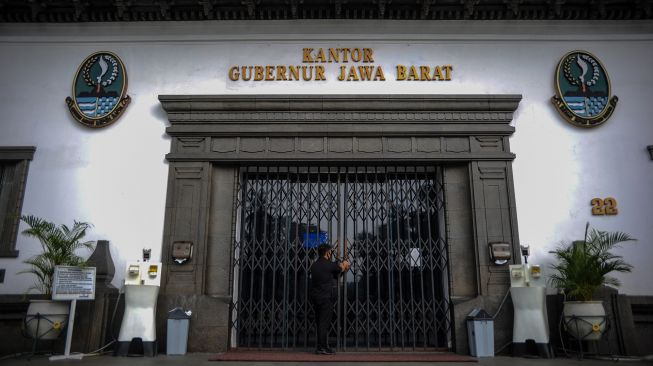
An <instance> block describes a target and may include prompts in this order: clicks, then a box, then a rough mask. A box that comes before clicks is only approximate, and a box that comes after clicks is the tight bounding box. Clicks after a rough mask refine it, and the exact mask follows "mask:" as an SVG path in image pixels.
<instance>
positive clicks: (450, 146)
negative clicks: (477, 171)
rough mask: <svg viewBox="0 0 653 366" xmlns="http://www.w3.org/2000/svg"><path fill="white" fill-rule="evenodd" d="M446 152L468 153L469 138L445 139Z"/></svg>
mask: <svg viewBox="0 0 653 366" xmlns="http://www.w3.org/2000/svg"><path fill="white" fill-rule="evenodd" d="M445 145H446V152H451V153H461V152H469V151H470V150H469V137H447V138H446V139H445Z"/></svg>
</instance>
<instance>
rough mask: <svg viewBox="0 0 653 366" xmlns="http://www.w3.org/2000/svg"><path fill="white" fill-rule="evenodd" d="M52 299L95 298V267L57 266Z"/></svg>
mask: <svg viewBox="0 0 653 366" xmlns="http://www.w3.org/2000/svg"><path fill="white" fill-rule="evenodd" d="M52 300H95V267H72V266H56V267H55V268H54V279H53V281H52Z"/></svg>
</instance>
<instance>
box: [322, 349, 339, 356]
mask: <svg viewBox="0 0 653 366" xmlns="http://www.w3.org/2000/svg"><path fill="white" fill-rule="evenodd" d="M324 352H326V354H327V355H335V354H336V351H334V350H332V349H331V348H325V349H324Z"/></svg>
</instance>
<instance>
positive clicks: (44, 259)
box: [19, 215, 93, 339]
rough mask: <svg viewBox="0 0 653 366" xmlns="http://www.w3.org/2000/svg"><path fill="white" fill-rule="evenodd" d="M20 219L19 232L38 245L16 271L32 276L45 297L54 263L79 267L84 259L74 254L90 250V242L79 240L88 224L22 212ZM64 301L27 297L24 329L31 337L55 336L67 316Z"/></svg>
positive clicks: (47, 293) (66, 304)
mask: <svg viewBox="0 0 653 366" xmlns="http://www.w3.org/2000/svg"><path fill="white" fill-rule="evenodd" d="M20 219H21V221H23V222H24V223H25V224H27V226H28V228H27V229H25V230H23V232H22V234H23V235H25V236H27V237H31V238H36V239H37V240H38V241H39V243H40V244H41V253H39V254H37V255H35V256H33V257H31V258H29V259H27V260H25V261H24V262H23V263H25V264H28V265H29V266H30V268H29V269H26V270H24V271H21V272H19V273H31V274H33V275H34V276H35V280H34V285H33V286H31V287H30V288H29V289H28V292H29V291H31V290H36V291H38V292H40V293H42V294H44V295H46V297H50V296H51V295H52V280H53V277H54V268H55V266H83V265H84V264H85V263H86V260H85V259H84V258H82V257H81V256H79V255H78V254H77V251H78V250H80V249H92V248H93V242H92V241H82V239H83V238H84V236H86V230H88V229H89V228H90V227H91V224H89V223H86V222H78V221H75V222H74V223H73V226H72V227H68V226H66V225H59V226H57V225H55V224H54V223H52V222H49V221H47V220H44V219H42V218H40V217H36V216H32V215H25V216H21V218H20ZM68 311H69V309H68V303H67V302H61V301H52V300H31V301H30V305H29V307H28V309H27V315H26V318H25V330H26V332H27V334H28V335H30V336H31V337H32V338H37V339H56V338H57V337H59V334H60V333H61V330H62V328H63V325H64V324H65V322H66V320H67V319H68Z"/></svg>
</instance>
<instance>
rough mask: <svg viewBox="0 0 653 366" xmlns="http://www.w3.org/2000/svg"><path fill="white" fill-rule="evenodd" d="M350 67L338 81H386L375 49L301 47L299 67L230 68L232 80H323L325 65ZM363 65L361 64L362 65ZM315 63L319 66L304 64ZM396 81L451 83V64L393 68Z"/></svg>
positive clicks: (237, 66)
mask: <svg viewBox="0 0 653 366" xmlns="http://www.w3.org/2000/svg"><path fill="white" fill-rule="evenodd" d="M329 63H339V64H349V65H341V66H339V67H338V69H337V70H338V71H337V74H336V75H337V76H336V80H338V81H385V80H386V77H385V72H384V70H383V66H381V65H374V64H373V63H374V49H372V48H369V47H356V48H347V47H345V48H311V47H305V48H302V64H301V65H232V66H231V67H229V71H228V77H229V80H231V81H326V80H327V74H326V69H325V66H324V65H321V64H329ZM361 63H362V65H361ZM306 64H318V65H306ZM395 68H396V80H397V81H450V80H451V78H452V70H453V66H452V65H402V64H399V65H396V66H395Z"/></svg>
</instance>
